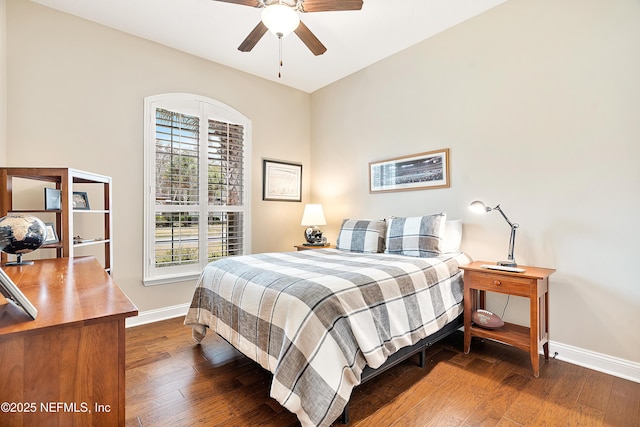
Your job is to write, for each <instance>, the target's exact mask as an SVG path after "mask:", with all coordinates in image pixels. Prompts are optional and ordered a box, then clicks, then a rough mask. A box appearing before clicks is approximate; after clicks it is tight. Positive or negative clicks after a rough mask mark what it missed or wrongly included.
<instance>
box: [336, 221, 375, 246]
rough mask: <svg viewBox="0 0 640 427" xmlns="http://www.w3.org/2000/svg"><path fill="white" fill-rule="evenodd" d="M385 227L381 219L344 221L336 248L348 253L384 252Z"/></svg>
mask: <svg viewBox="0 0 640 427" xmlns="http://www.w3.org/2000/svg"><path fill="white" fill-rule="evenodd" d="M386 230H387V226H386V224H385V222H384V220H382V219H345V220H343V221H342V226H341V227H340V234H338V241H337V243H336V248H337V249H340V250H343V251H350V252H371V253H378V252H384V236H385V232H386Z"/></svg>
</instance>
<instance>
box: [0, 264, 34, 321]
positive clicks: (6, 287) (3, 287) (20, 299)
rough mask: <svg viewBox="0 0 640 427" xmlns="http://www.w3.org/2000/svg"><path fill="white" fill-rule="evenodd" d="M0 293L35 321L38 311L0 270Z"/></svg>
mask: <svg viewBox="0 0 640 427" xmlns="http://www.w3.org/2000/svg"><path fill="white" fill-rule="evenodd" d="M0 293H1V294H2V295H3V296H4V297H5V298H6V299H7V300H8V301H10V302H12V303H14V304H16V305H17V306H18V307H20V308H22V309H23V310H24V311H25V312H26V313H27V314H28V315H29V317H31V318H32V319H34V320H35V318H36V316H37V315H38V310H36V308H35V307H34V306H33V304H31V301H29V300H28V299H27V297H26V296H25V295H24V294H23V293H22V291H21V290H20V289H19V288H18V287H17V286H16V284H15V283H13V280H11V278H10V277H9V276H7V273H5V272H4V270H3V269H1V268H0Z"/></svg>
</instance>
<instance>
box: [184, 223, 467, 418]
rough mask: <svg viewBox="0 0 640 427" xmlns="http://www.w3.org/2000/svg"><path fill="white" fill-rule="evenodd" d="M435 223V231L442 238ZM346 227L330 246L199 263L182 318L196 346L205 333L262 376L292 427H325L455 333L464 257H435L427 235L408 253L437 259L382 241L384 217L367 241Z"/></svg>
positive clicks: (386, 231) (389, 238)
mask: <svg viewBox="0 0 640 427" xmlns="http://www.w3.org/2000/svg"><path fill="white" fill-rule="evenodd" d="M421 218H424V217H421ZM440 219H441V221H442V224H438V227H437V228H436V231H438V230H439V231H438V232H439V233H440V234H443V231H442V230H443V229H444V218H440ZM347 221H352V220H345V222H343V226H342V227H341V231H340V234H339V238H338V249H316V250H308V251H301V252H281V253H265V254H255V255H244V256H237V257H229V258H224V259H220V260H217V261H215V262H213V263H211V264H209V265H208V266H207V267H206V268H205V270H204V271H203V273H202V275H201V277H200V279H199V280H198V284H197V285H196V288H195V291H194V295H193V299H192V303H191V306H190V308H189V311H188V314H187V316H186V318H185V324H186V325H189V326H191V327H192V333H193V336H194V338H195V339H196V340H198V341H200V340H202V339H204V337H205V335H206V333H207V330H208V329H211V330H212V331H214V332H215V333H217V334H218V335H220V336H221V337H222V338H224V339H225V340H227V341H228V342H229V343H230V344H231V345H233V346H234V347H235V348H236V349H238V350H239V351H240V352H241V353H243V354H244V355H245V356H247V357H249V358H250V359H252V360H254V361H255V362H257V363H258V364H260V366H262V367H263V368H265V369H267V370H268V371H270V372H271V373H272V374H273V381H272V384H271V390H270V395H271V397H273V398H274V399H275V400H277V401H278V402H279V403H280V404H281V405H283V406H284V407H285V408H287V409H288V410H290V411H291V412H293V413H295V414H296V415H297V417H298V419H299V420H300V423H301V424H302V425H303V426H327V425H330V424H331V423H332V422H333V421H335V420H336V419H337V418H338V417H339V416H340V415H341V414H343V411H344V410H345V408H347V404H348V401H349V397H350V395H351V392H352V390H353V388H354V387H355V386H356V385H358V384H360V383H361V382H362V381H363V379H367V378H369V377H370V376H371V375H374V374H375V371H376V370H381V369H385V368H386V367H387V366H389V365H391V364H394V363H397V362H398V360H402V359H403V358H406V357H408V355H411V354H413V353H415V352H418V351H420V350H421V349H422V348H424V346H425V345H427V344H428V343H429V342H430V341H429V340H430V338H431V337H434V336H438V335H439V334H438V333H439V332H440V334H442V331H443V330H444V331H446V332H447V333H448V332H451V331H453V330H455V329H457V327H459V323H456V322H459V319H460V315H461V313H462V295H463V285H462V272H461V270H460V269H459V268H458V267H459V266H460V265H462V264H467V263H469V262H470V261H471V259H470V258H469V257H468V256H467V255H466V254H464V253H461V252H448V253H443V252H442V249H441V247H440V246H441V244H442V237H441V236H440V235H438V233H434V232H433V230H431V229H429V228H427V229H426V230H430V231H429V234H430V235H431V237H434V236H435V238H436V240H437V241H436V242H435V243H434V241H433V240H432V241H431V242H430V243H429V245H425V244H424V242H423V243H422V244H420V245H419V246H421V248H420V250H422V249H424V248H425V247H427V246H429V248H430V249H433V248H434V245H435V247H436V249H437V251H435V252H434V253H430V254H429V255H430V256H428V257H427V256H424V254H423V256H417V255H415V253H414V252H412V251H413V250H414V249H415V247H414V246H416V244H414V243H411V242H410V240H411V239H410V238H408V237H407V236H413V235H414V233H409V231H410V230H409V229H410V228H411V227H408V226H406V225H404V226H403V228H402V229H401V230H399V231H397V233H395V234H398V233H400V234H401V236H402V239H401V240H404V241H402V242H401V243H400V245H398V244H394V241H393V236H394V233H393V230H392V227H391V224H392V223H393V222H394V221H395V218H394V219H387V220H386V221H382V222H383V224H382V225H380V224H378V225H377V226H376V227H375V228H376V229H377V230H378V232H377V235H376V233H369V232H368V231H369V230H368V229H370V228H371V227H372V226H371V224H370V223H367V224H366V225H363V221H362V220H359V221H360V225H358V224H355V225H354V227H352V228H353V229H352V230H348V228H349V226H348V223H347ZM367 221H369V220H367ZM395 222H396V225H397V224H398V223H397V221H395ZM363 227H364V228H366V229H367V230H365V231H366V232H365V233H364V234H363V233H360V231H361V230H359V228H363ZM423 228H424V227H423ZM423 232H424V230H422V231H420V233H423ZM372 235H373V237H372ZM367 239H368V240H367ZM363 241H364V243H363ZM347 242H348V243H347ZM367 242H368V243H367ZM396 243H398V242H396ZM398 247H400V248H401V250H400V251H396V250H395V249H394V248H396V249H397V248H398ZM363 249H368V250H363ZM409 249H411V251H410V250H409ZM411 253H413V255H410V254H411ZM447 325H449V326H448V328H447ZM363 372H364V374H363ZM345 413H347V414H348V412H345Z"/></svg>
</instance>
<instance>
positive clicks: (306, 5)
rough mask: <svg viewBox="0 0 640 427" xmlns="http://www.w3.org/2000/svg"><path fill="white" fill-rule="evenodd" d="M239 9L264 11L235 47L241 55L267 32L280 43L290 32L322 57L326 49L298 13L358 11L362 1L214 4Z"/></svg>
mask: <svg viewBox="0 0 640 427" xmlns="http://www.w3.org/2000/svg"><path fill="white" fill-rule="evenodd" d="M214 1H221V2H225V3H234V4H239V5H242V6H251V7H256V8H264V10H263V11H262V20H261V21H260V22H258V25H256V27H255V28H254V29H253V30H252V31H251V32H250V33H249V35H248V36H247V38H246V39H244V41H243V42H242V43H241V44H240V46H238V50H240V51H242V52H250V51H251V49H253V47H254V46H255V45H256V44H257V43H258V41H260V39H261V38H262V36H264V35H265V34H266V32H267V31H271V32H272V33H273V34H274V35H276V36H277V37H278V38H279V39H282V38H283V37H285V36H287V35H288V34H289V33H291V32H292V31H293V32H295V33H296V35H297V36H298V37H299V38H300V40H302V42H303V43H304V44H305V45H306V46H307V47H308V48H309V50H310V51H311V52H313V54H314V55H316V56H317V55H322V54H323V53H325V52H326V51H327V48H326V47H325V46H324V45H323V44H322V42H320V40H318V38H317V37H316V36H315V35H314V34H313V33H312V32H311V30H310V29H309V27H307V26H306V25H305V24H304V23H303V22H302V21H300V17H299V16H298V13H297V12H302V13H308V12H329V11H342V10H360V9H362V4H363V0H214Z"/></svg>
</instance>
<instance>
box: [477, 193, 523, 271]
mask: <svg viewBox="0 0 640 427" xmlns="http://www.w3.org/2000/svg"><path fill="white" fill-rule="evenodd" d="M469 209H471V211H473V212H476V213H486V212H491V211H498V212H500V214H501V215H502V217H503V218H504V219H505V221H507V224H509V227H511V236H510V237H509V255H508V256H507V261H498V262H497V263H496V264H498V265H502V266H505V267H517V266H518V264H516V260H515V259H514V258H513V250H514V249H515V245H516V228H518V227H519V225H518V224H516V223H513V222H511V221H509V218H507V216H506V215H505V214H504V212H502V209H500V205H498V206H496V207H495V208H490V207H488V206H486V205H485V204H484V203H482V202H481V201H479V200H476V201H474V202H471V204H470V205H469Z"/></svg>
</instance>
